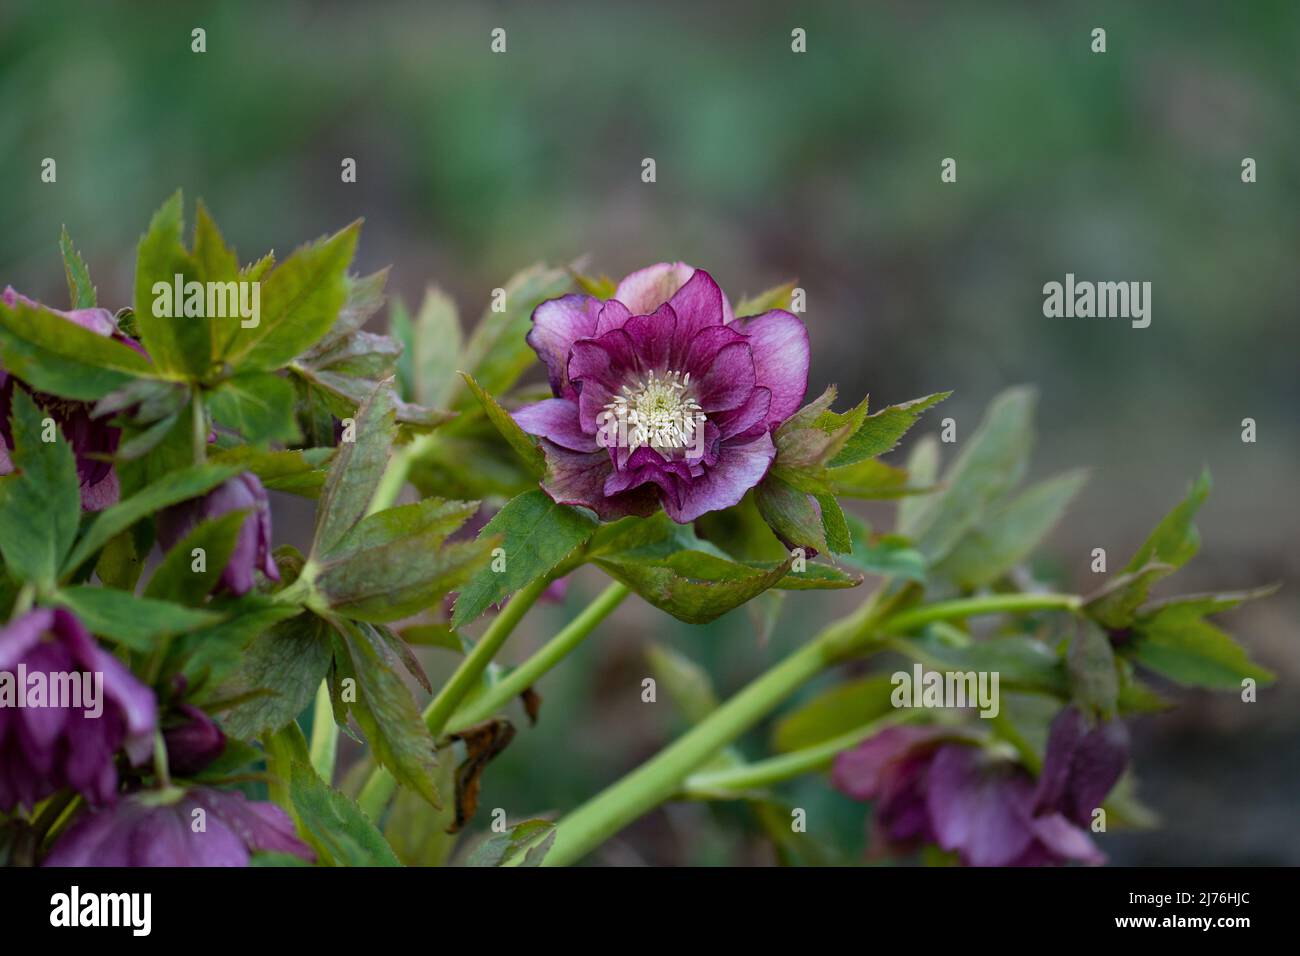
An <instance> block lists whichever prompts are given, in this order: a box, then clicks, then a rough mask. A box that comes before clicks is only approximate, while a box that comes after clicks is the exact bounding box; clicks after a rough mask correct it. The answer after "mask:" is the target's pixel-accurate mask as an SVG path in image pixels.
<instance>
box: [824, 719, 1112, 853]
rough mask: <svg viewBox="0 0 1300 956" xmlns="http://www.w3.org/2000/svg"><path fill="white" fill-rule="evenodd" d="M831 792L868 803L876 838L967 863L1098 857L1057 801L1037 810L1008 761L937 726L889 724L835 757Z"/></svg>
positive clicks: (1028, 785) (1024, 775)
mask: <svg viewBox="0 0 1300 956" xmlns="http://www.w3.org/2000/svg"><path fill="white" fill-rule="evenodd" d="M832 781H833V783H834V785H835V786H836V788H837V789H839V790H841V791H842V792H844V793H846V794H848V795H849V796H851V797H854V798H856V799H859V800H872V801H874V802H875V804H874V813H873V820H874V822H873V828H874V831H875V839H876V842H877V843H878V844H880V845H882V846H883V847H885V848H887V849H889V850H891V851H893V852H907V851H910V850H913V849H915V848H917V847H918V846H920V845H923V844H936V845H938V846H939V847H940V848H941V849H943V850H946V851H949V852H953V853H956V854H957V856H958V858H959V859H960V860H961V862H962V863H964V864H966V865H967V866H1042V865H1051V864H1060V863H1067V862H1071V861H1077V862H1082V863H1089V864H1096V863H1101V862H1103V861H1104V859H1105V857H1104V856H1103V855H1102V854H1101V852H1100V851H1099V850H1098V849H1097V847H1096V846H1095V845H1094V844H1093V842H1092V839H1091V838H1090V837H1089V835H1088V833H1087V831H1085V830H1083V829H1081V828H1080V827H1079V826H1076V825H1075V823H1074V822H1072V821H1071V820H1070V819H1068V818H1067V817H1066V816H1065V815H1064V814H1063V813H1061V812H1060V811H1059V810H1058V808H1057V807H1056V806H1043V807H1039V806H1038V805H1037V803H1036V799H1035V784H1034V780H1033V777H1032V776H1031V775H1030V774H1029V772H1028V771H1027V770H1025V768H1024V767H1022V766H1021V765H1020V764H1018V763H1016V762H1014V761H1013V760H1011V759H1009V758H1007V757H1005V756H1003V755H1001V754H998V753H995V752H992V751H990V750H987V749H985V748H982V747H980V746H977V745H976V744H974V743H973V742H972V741H971V740H970V739H964V738H960V737H955V736H954V734H953V732H952V731H950V730H946V729H944V728H938V727H891V728H888V729H886V730H883V731H881V732H880V733H879V734H876V735H875V736H873V737H871V738H869V739H868V740H865V741H863V742H862V743H861V744H859V745H858V746H857V747H856V748H854V749H853V750H850V751H846V752H844V753H842V754H840V755H839V756H838V757H837V758H836V761H835V766H834V772H833V775H832Z"/></svg>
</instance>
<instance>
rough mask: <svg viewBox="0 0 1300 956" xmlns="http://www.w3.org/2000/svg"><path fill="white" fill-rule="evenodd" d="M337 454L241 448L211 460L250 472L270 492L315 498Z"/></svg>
mask: <svg viewBox="0 0 1300 956" xmlns="http://www.w3.org/2000/svg"><path fill="white" fill-rule="evenodd" d="M334 454H335V450H334V449H333V448H296V449H290V450H285V451H266V450H263V449H257V448H251V447H249V446H247V445H240V446H237V447H235V448H226V449H222V450H221V451H219V452H216V453H215V454H213V455H212V456H211V457H210V458H209V459H208V460H209V461H212V462H214V463H218V464H222V463H229V464H237V465H239V466H240V467H241V469H242V470H243V471H251V472H252V473H253V474H255V475H257V477H258V478H259V479H260V480H261V482H262V484H263V485H265V486H266V488H267V489H268V490H269V491H285V492H288V493H290V494H295V495H301V496H303V497H305V498H316V497H319V495H320V492H321V489H322V488H323V487H324V485H325V478H326V476H327V474H328V469H327V466H328V464H329V461H330V459H331V458H332V457H333V456H334Z"/></svg>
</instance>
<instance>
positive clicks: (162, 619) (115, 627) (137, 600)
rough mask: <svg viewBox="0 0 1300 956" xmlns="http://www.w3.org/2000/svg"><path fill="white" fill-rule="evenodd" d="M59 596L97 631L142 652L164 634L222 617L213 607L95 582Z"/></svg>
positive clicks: (155, 643)
mask: <svg viewBox="0 0 1300 956" xmlns="http://www.w3.org/2000/svg"><path fill="white" fill-rule="evenodd" d="M57 600H58V602H59V603H60V604H62V605H64V606H65V607H67V608H69V609H71V610H72V611H74V612H75V613H76V615H77V617H79V618H81V621H82V623H83V624H85V625H86V627H88V628H89V629H90V630H91V631H93V632H94V633H96V634H99V635H102V636H104V637H109V638H112V639H113V640H115V641H117V642H118V643H119V644H123V645H125V646H126V647H129V648H131V649H132V650H134V651H142V652H148V651H152V650H153V649H154V648H155V647H156V646H157V642H158V639H159V638H161V637H164V636H166V635H169V634H178V633H180V632H182V631H190V630H193V629H195V628H199V627H207V626H209V625H211V624H214V623H216V622H217V621H219V620H221V615H220V614H214V613H213V612H211V611H201V610H196V609H195V608H188V607H182V606H181V605H179V604H171V603H169V602H167V601H155V600H154V599H152V598H143V597H136V596H135V595H134V594H131V593H130V592H129V591H118V590H115V589H114V588H105V587H93V586H91V585H78V586H76V587H70V588H64V589H63V590H61V591H59V592H58V595H57Z"/></svg>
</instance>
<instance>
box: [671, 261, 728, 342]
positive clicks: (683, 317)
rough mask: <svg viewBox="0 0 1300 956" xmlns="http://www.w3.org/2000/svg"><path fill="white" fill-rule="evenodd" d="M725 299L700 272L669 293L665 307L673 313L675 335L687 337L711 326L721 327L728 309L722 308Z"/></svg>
mask: <svg viewBox="0 0 1300 956" xmlns="http://www.w3.org/2000/svg"><path fill="white" fill-rule="evenodd" d="M725 302H726V296H724V295H723V294H722V290H721V289H720V288H718V284H717V283H716V282H714V281H713V276H711V275H709V274H708V273H707V272H705V271H704V270H703V269H696V270H695V273H694V274H693V275H692V276H691V277H690V279H689V280H688V281H687V282H686V284H685V285H683V286H682V287H681V288H680V289H678V290H677V291H676V292H674V293H673V295H672V297H671V298H670V299H669V300H668V304H669V305H671V306H672V307H673V311H674V312H676V313H677V323H678V325H677V328H678V331H679V332H680V333H681V334H683V335H685V336H687V337H689V336H691V335H694V334H695V333H697V332H699V331H700V330H701V329H706V328H708V327H709V326H711V325H724V324H726V322H727V319H728V316H727V313H728V312H729V311H730V306H726V307H725V308H724V303H725Z"/></svg>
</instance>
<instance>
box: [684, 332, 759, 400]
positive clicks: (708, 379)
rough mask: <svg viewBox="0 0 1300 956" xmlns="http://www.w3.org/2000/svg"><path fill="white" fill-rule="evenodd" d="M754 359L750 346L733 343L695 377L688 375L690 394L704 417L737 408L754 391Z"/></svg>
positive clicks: (719, 352)
mask: <svg viewBox="0 0 1300 956" xmlns="http://www.w3.org/2000/svg"><path fill="white" fill-rule="evenodd" d="M754 378H755V376H754V357H753V354H752V353H751V352H750V349H749V343H747V342H733V343H732V344H730V345H727V346H724V347H723V348H722V349H720V350H719V351H718V354H717V355H716V356H714V359H713V364H712V365H710V366H709V367H708V368H707V369H706V370H705V372H704V374H703V375H700V376H699V377H698V378H696V377H695V376H693V375H692V376H691V391H693V392H694V393H695V399H696V401H698V402H699V403H700V405H701V407H703V409H704V411H705V412H706V413H707V414H710V415H713V414H716V413H717V412H721V411H728V410H730V409H733V408H739V407H740V406H741V405H743V404H744V403H745V402H746V401H747V400H748V399H749V396H750V395H751V394H752V393H753V391H754V385H755V381H754Z"/></svg>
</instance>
